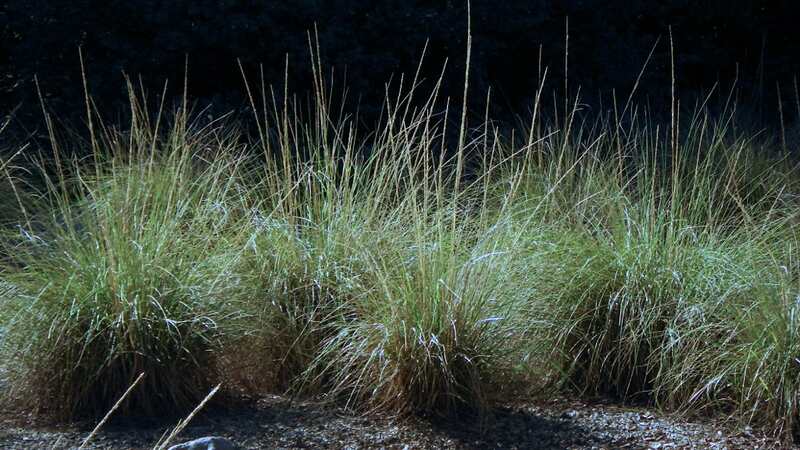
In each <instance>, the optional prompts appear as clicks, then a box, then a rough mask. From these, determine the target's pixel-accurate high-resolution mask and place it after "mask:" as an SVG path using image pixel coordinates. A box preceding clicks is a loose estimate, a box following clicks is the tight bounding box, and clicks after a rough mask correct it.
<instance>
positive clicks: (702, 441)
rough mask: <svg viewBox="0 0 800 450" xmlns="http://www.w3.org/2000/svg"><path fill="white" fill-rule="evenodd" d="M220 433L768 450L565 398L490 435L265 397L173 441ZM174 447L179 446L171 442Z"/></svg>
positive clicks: (512, 412)
mask: <svg viewBox="0 0 800 450" xmlns="http://www.w3.org/2000/svg"><path fill="white" fill-rule="evenodd" d="M5 416H6V417H3V415H0V449H9V450H12V449H14V450H15V449H51V448H56V449H68V448H76V447H77V446H78V445H79V444H80V442H81V441H82V440H83V439H84V438H85V437H86V436H87V435H88V434H89V431H90V430H91V428H92V424H88V423H87V424H73V425H70V426H60V427H43V426H41V425H40V426H34V425H30V424H28V425H25V424H24V423H23V422H24V418H22V419H21V418H20V417H21V416H19V415H17V416H15V417H9V414H6V415H5ZM166 428H168V427H167V426H164V425H163V423H162V424H161V425H156V424H153V423H150V424H148V423H145V422H143V421H138V422H136V423H133V422H128V423H114V424H110V425H107V426H106V427H105V428H104V430H103V431H102V432H101V433H100V434H99V435H98V436H97V437H96V438H95V439H94V440H93V441H92V443H91V445H90V446H89V447H88V448H94V449H147V448H152V446H153V444H155V443H156V442H157V441H158V439H159V438H160V437H161V435H162V434H163V433H164V431H165V430H166ZM209 435H217V436H223V437H226V438H228V439H231V440H232V441H234V442H235V443H237V444H238V445H240V446H242V447H243V448H246V449H273V448H275V449H311V448H313V449H317V448H329V449H333V448H335V449H352V450H355V449H366V448H392V449H429V448H431V449H432V448H435V449H462V448H463V449H490V448H492V449H618V448H620V449H621V448H625V449H632V448H650V449H675V448H681V449H683V448H697V449H740V448H747V449H767V448H769V449H772V448H787V447H781V446H780V445H779V444H778V442H777V441H775V440H772V439H769V438H767V437H765V436H763V435H760V434H759V433H756V432H754V431H752V430H750V429H739V430H734V429H731V428H728V427H725V426H722V425H720V424H717V423H713V422H703V423H695V422H689V421H685V420H680V419H675V418H671V417H669V416H665V415H661V414H658V413H656V412H654V411H652V410H649V409H645V408H632V407H620V406H615V405H611V404H602V403H583V402H577V401H568V400H564V399H558V400H552V401H549V402H538V403H529V404H520V405H514V406H506V407H502V408H498V409H497V410H496V411H495V413H494V418H493V420H492V421H490V423H489V424H488V425H486V427H485V429H483V430H481V427H479V426H476V425H474V424H469V423H467V422H466V421H465V422H463V423H457V422H449V423H442V422H435V421H434V422H432V421H425V420H420V419H415V420H405V421H399V420H392V419H389V418H374V417H370V418H366V417H360V416H354V415H352V414H348V413H347V412H345V411H343V410H339V409H335V408H329V407H322V406H318V405H314V404H312V403H302V402H300V403H298V402H291V401H289V400H287V399H285V398H282V397H269V398H264V399H261V400H259V401H257V402H251V404H250V405H248V406H246V407H241V408H239V409H236V410H226V411H211V410H209V411H207V412H206V414H205V415H202V416H198V417H196V418H195V419H194V420H193V422H192V423H191V424H190V425H189V426H188V427H187V428H186V429H185V430H184V431H183V433H181V435H180V436H179V438H178V439H177V441H179V442H184V441H187V440H190V439H195V438H198V437H202V436H209ZM173 443H176V442H173Z"/></svg>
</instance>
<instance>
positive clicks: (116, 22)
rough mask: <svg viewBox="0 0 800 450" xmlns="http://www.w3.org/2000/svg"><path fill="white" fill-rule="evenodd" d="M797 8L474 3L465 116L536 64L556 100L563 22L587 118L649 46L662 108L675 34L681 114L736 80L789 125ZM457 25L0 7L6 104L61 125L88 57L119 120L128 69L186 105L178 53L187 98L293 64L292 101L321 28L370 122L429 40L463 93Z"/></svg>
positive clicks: (238, 8)
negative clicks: (391, 84)
mask: <svg viewBox="0 0 800 450" xmlns="http://www.w3.org/2000/svg"><path fill="white" fill-rule="evenodd" d="M799 11H800V8H798V6H797V2H795V1H793V0H772V1H767V0H759V1H754V0H702V1H697V0H674V1H654V0H651V1H627V0H610V1H609V0H567V1H555V0H528V1H523V0H506V1H490V0H473V2H472V21H473V26H472V28H473V64H472V72H471V74H472V75H471V77H472V79H471V86H472V89H471V92H472V93H473V96H472V99H473V101H472V102H471V104H470V105H471V109H472V110H473V112H475V113H476V115H478V114H479V115H482V111H483V101H484V97H485V92H486V89H487V88H489V86H491V87H492V89H493V99H494V101H493V107H494V114H495V116H497V117H500V118H512V117H513V116H514V115H515V114H522V115H524V114H525V113H526V112H527V111H528V109H529V107H530V105H531V101H532V96H533V93H534V92H535V89H536V87H537V85H538V83H539V77H540V73H541V70H542V68H543V67H545V66H546V67H549V75H548V80H550V84H549V87H550V88H553V89H560V90H563V86H564V81H563V80H564V75H565V73H564V72H565V67H564V66H565V64H564V55H565V49H566V42H565V31H566V20H567V18H568V20H569V45H568V48H569V58H568V72H569V80H570V82H569V85H570V86H569V90H570V91H571V92H572V93H575V92H576V91H577V87H578V86H581V89H582V91H581V92H582V93H583V94H584V95H583V99H584V102H585V103H587V104H588V105H591V106H593V107H595V109H596V108H597V107H599V106H600V105H601V103H602V104H603V105H604V106H605V107H606V109H608V105H610V103H611V101H610V100H611V98H612V93H614V92H616V96H617V98H618V99H620V100H621V101H622V102H624V99H625V98H626V97H627V95H628V93H629V92H630V89H631V87H632V86H633V84H634V81H635V80H636V77H637V75H638V73H639V71H640V69H641V67H642V65H643V64H644V62H645V60H646V59H647V55H648V53H649V52H650V50H651V48H652V47H653V46H654V45H655V44H656V42H657V41H658V42H659V43H658V45H657V46H656V48H655V52H654V54H653V58H652V61H651V63H650V65H649V67H648V70H647V72H646V74H645V76H644V77H643V79H642V84H641V86H640V94H641V96H642V97H640V99H642V100H643V101H647V102H648V103H649V104H650V105H651V106H652V107H654V108H659V107H662V106H663V105H666V104H668V101H669V95H670V75H669V59H670V58H669V45H668V44H669V28H670V27H671V28H672V34H673V38H674V44H675V49H676V55H677V57H676V67H677V74H678V79H677V82H678V89H679V91H680V93H681V95H682V96H683V98H684V99H687V101H685V102H683V104H689V103H690V102H691V101H690V100H688V99H691V98H692V97H693V95H694V94H697V93H699V92H702V91H703V90H704V89H708V88H710V87H711V86H712V85H714V84H715V83H719V84H720V86H721V88H722V89H723V90H726V89H730V87H731V85H732V84H733V81H734V80H735V79H736V80H738V82H737V86H738V87H739V88H740V92H741V98H742V99H743V100H745V101H747V102H750V103H752V104H753V105H756V109H755V110H754V111H756V113H757V116H758V117H757V118H758V120H759V121H760V123H770V122H774V121H775V120H776V119H777V108H775V106H776V105H777V89H778V86H780V88H781V90H782V93H783V99H784V101H785V103H786V104H785V105H784V106H785V108H784V109H785V112H784V113H785V116H786V118H787V120H790V119H792V120H793V118H794V116H795V115H796V114H797V112H796V108H794V87H793V79H794V76H795V74H797V73H798V72H800V70H799V68H800V57H799V56H798V54H797V48H796V43H795V42H794V41H793V39H792V36H794V35H795V31H796V30H795V24H794V22H795V21H796V20H797V17H798V16H797V12H799ZM466 18H467V14H466V2H462V1H454V0H413V1H406V0H404V1H400V0H383V1H375V2H367V1H362V0H330V1H318V0H296V1H291V2H286V1H254V0H171V1H163V0H135V1H129V0H124V1H123V0H106V1H97V0H74V1H65V0H8V1H6V2H4V3H3V4H2V5H0V33H2V36H1V37H2V39H0V72H1V73H2V79H0V105H2V106H3V113H7V112H9V111H10V110H12V109H13V108H14V107H16V106H17V105H21V106H20V109H19V110H18V111H17V118H18V120H17V123H18V124H21V126H23V128H26V129H28V131H30V130H31V129H32V128H33V127H36V126H40V125H39V122H41V120H40V114H39V113H38V101H37V98H36V89H35V87H34V83H33V79H34V76H38V78H39V81H40V85H41V86H42V90H43V93H44V96H45V97H46V99H47V102H48V104H49V105H50V106H51V107H52V108H53V109H54V110H55V111H56V112H57V113H58V114H59V115H60V117H63V118H73V119H74V118H77V117H80V115H81V113H82V110H83V99H82V84H81V79H80V65H79V59H78V50H77V49H78V47H79V46H81V47H82V48H83V51H84V54H85V55H86V59H87V68H88V72H89V84H90V89H91V91H92V94H93V96H94V99H95V100H96V101H97V102H98V104H99V106H100V107H101V108H102V110H103V111H107V112H109V115H110V113H111V112H113V111H124V109H125V108H124V104H125V102H126V101H127V96H126V94H125V82H124V77H123V73H126V74H128V75H130V76H131V77H132V78H133V79H134V81H135V82H136V83H138V81H139V77H141V82H142V84H143V86H144V87H145V88H146V89H147V90H148V91H150V92H151V94H153V93H157V92H160V91H161V88H162V87H163V83H164V80H165V79H168V80H169V86H170V93H171V94H174V95H176V96H179V94H180V93H181V91H182V89H183V86H182V80H183V75H184V63H185V58H186V56H187V55H188V60H189V86H188V92H189V94H190V96H191V97H192V98H194V99H196V100H198V101H199V102H200V103H201V104H207V103H209V102H210V103H213V104H214V105H215V108H216V109H218V110H220V111H227V110H230V109H237V108H243V106H244V105H245V98H244V95H243V94H244V89H243V84H242V79H241V75H240V73H239V69H238V67H237V64H236V61H237V59H240V60H241V61H242V63H243V64H244V66H245V67H246V69H247V71H248V74H249V75H250V77H251V78H252V79H253V81H257V78H258V74H259V68H258V66H259V64H262V65H263V66H262V67H263V71H264V76H265V79H266V81H267V83H268V84H269V83H274V84H282V83H283V78H284V61H285V58H286V55H287V54H288V59H289V80H290V90H292V91H297V92H303V91H304V90H306V89H308V88H310V87H311V85H312V84H311V77H310V58H309V55H308V53H309V52H308V35H307V31H311V32H312V33H313V32H314V31H313V30H314V27H315V24H316V29H317V30H318V35H319V42H320V45H321V51H322V59H323V64H324V65H325V66H326V68H327V69H329V70H332V71H333V72H334V79H335V80H340V81H341V80H344V79H345V78H346V84H347V86H349V88H350V99H351V100H352V101H353V102H352V103H353V104H355V103H360V106H361V107H360V111H361V114H362V117H363V118H364V119H365V120H366V121H369V120H370V119H371V118H374V117H375V115H376V113H377V111H379V109H380V106H381V103H382V100H383V96H384V92H385V91H384V86H385V83H386V81H387V80H389V79H390V78H391V77H392V76H393V75H394V76H395V80H397V75H398V74H400V73H407V74H408V75H411V74H413V72H414V70H415V68H416V65H417V62H418V60H419V57H420V54H421V52H422V48H423V47H424V45H425V42H426V39H429V40H430V41H429V46H428V57H427V59H426V63H425V64H424V66H423V75H424V77H425V78H426V79H428V80H432V79H435V78H437V77H438V74H439V72H440V70H441V66H442V62H443V61H444V60H445V58H447V59H448V60H449V63H448V66H447V67H448V70H447V73H446V78H445V80H446V83H445V85H444V89H443V93H444V95H447V96H450V97H453V98H454V99H455V98H458V97H460V95H461V92H462V83H463V71H464V61H465V53H466V52H465V47H466V23H467V20H466ZM540 49H541V64H540V57H539V56H540ZM430 84H432V83H430ZM548 92H549V91H548ZM558 95H560V93H558V94H557V96H558ZM548 97H549V96H548ZM601 99H602V100H601ZM456 103H459V102H456Z"/></svg>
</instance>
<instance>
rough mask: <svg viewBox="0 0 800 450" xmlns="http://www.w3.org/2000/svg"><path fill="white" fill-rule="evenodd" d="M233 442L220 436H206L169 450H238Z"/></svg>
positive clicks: (174, 446)
mask: <svg viewBox="0 0 800 450" xmlns="http://www.w3.org/2000/svg"><path fill="white" fill-rule="evenodd" d="M236 449H237V447H236V445H234V443H233V442H231V441H229V440H227V439H225V438H223V437H219V436H206V437H201V438H199V439H195V440H193V441H189V442H184V443H183V444H178V445H173V446H172V447H170V448H169V450H236Z"/></svg>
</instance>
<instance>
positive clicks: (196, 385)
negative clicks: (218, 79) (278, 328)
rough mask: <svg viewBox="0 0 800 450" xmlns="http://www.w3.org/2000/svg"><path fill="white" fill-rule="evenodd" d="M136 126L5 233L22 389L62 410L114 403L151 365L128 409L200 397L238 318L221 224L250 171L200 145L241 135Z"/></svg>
mask: <svg viewBox="0 0 800 450" xmlns="http://www.w3.org/2000/svg"><path fill="white" fill-rule="evenodd" d="M137 132H141V133H140V134H138V135H137V134H136V133H137ZM131 133H132V134H131V136H130V138H129V139H128V140H123V139H121V138H123V136H121V135H118V134H109V135H108V136H106V137H107V138H106V139H104V140H103V142H101V143H99V144H98V146H99V147H100V146H102V148H103V149H104V150H103V151H104V152H106V154H107V155H108V156H107V159H105V160H99V161H98V162H97V164H95V165H94V167H88V166H86V165H77V166H75V167H74V168H69V169H70V170H69V174H68V175H67V168H66V167H58V168H56V170H57V171H59V173H60V174H61V175H60V179H55V180H52V179H51V180H48V181H49V186H50V187H49V189H48V190H47V191H46V192H44V193H43V194H42V195H43V198H44V200H43V201H44V202H46V203H45V204H46V205H47V206H49V209H48V210H45V211H43V212H42V213H41V214H38V215H36V216H33V217H30V218H29V219H28V223H30V224H32V227H33V229H27V230H26V229H22V228H20V229H21V230H22V231H23V235H22V236H17V237H14V238H6V239H4V241H3V243H4V245H7V246H8V245H13V249H9V250H8V251H7V254H8V255H9V256H10V261H9V263H8V264H6V265H4V272H3V279H4V280H5V281H6V282H7V283H10V284H12V285H14V286H16V288H17V289H18V291H19V292H18V293H17V294H16V295H15V296H13V297H12V298H10V299H8V300H7V301H6V303H5V304H4V307H3V311H2V315H3V318H4V325H5V326H6V327H7V334H6V336H5V337H4V339H3V341H2V347H3V354H4V356H5V358H6V362H7V363H9V365H10V368H11V378H12V381H11V383H12V387H13V392H12V395H13V396H14V397H16V398H18V399H23V400H24V401H25V402H29V403H31V405H30V406H33V407H37V408H39V409H41V410H45V411H48V412H52V413H55V414H57V415H59V416H61V417H73V416H75V415H83V414H101V413H103V412H105V411H106V410H107V408H108V407H110V406H111V405H113V404H114V402H115V401H116V399H117V398H119V396H120V394H122V392H124V391H125V389H126V388H127V387H128V386H129V385H130V384H131V382H132V381H133V380H134V379H135V378H136V377H137V376H138V375H139V374H140V373H142V372H144V373H146V377H145V379H144V380H143V382H142V383H141V384H140V385H139V387H138V388H137V389H136V390H135V391H134V392H133V393H131V394H130V396H128V398H127V399H126V401H125V403H124V404H123V405H122V409H123V410H126V411H135V412H137V413H148V414H149V413H160V412H174V411H181V410H182V409H183V408H185V407H188V406H190V405H192V404H194V403H195V402H196V401H197V400H199V399H202V398H203V396H204V395H205V393H206V392H207V391H208V387H209V386H210V385H211V382H212V381H213V380H214V379H215V378H216V373H215V371H216V369H215V360H216V357H217V355H216V353H215V352H216V351H218V350H219V349H220V348H221V344H222V343H223V342H224V340H225V339H226V333H225V332H223V330H225V328H224V327H223V326H222V325H223V324H224V323H227V322H230V321H232V320H234V319H235V318H236V316H237V315H238V314H239V313H238V308H237V305H236V299H237V297H236V295H235V293H236V292H237V277H236V275H235V274H233V273H232V272H231V269H232V267H234V266H235V263H236V261H237V259H238V248H237V247H236V245H234V244H235V241H236V234H235V233H230V232H228V233H223V232H222V230H223V229H225V228H226V227H229V226H233V223H230V222H233V221H235V217H236V211H237V210H239V209H241V207H242V204H241V202H242V198H241V194H240V193H239V192H238V191H237V183H238V182H239V181H240V175H241V174H238V173H237V171H236V166H235V165H234V166H231V165H229V164H220V163H213V162H212V163H209V162H208V161H207V160H206V159H205V158H207V157H208V156H209V155H204V154H203V152H205V151H206V150H205V145H206V144H209V143H211V142H213V143H216V144H217V145H216V146H215V147H214V148H215V150H216V151H217V152H219V153H227V155H231V154H232V153H231V152H233V150H234V149H233V148H232V147H231V145H232V143H231V142H227V141H226V139H225V137H224V136H222V137H220V136H217V137H215V136H213V133H210V132H199V131H196V130H192V129H189V128H185V125H183V124H181V123H178V124H176V126H175V128H174V129H172V130H170V132H169V133H168V134H167V135H166V137H165V138H164V140H161V139H160V138H159V137H155V136H152V137H150V138H147V139H146V136H145V135H144V131H143V130H137V129H136V128H134V129H133V130H131ZM217 138H218V139H217ZM234 160H235V159H234ZM234 229H235V227H234Z"/></svg>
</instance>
